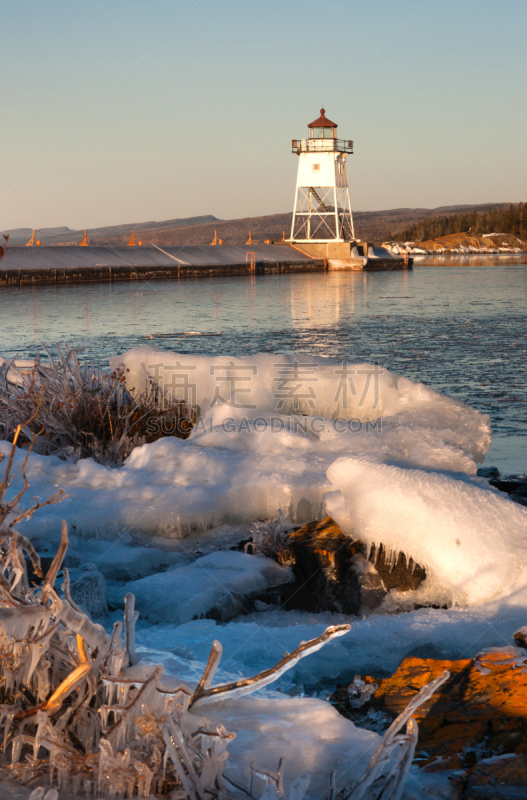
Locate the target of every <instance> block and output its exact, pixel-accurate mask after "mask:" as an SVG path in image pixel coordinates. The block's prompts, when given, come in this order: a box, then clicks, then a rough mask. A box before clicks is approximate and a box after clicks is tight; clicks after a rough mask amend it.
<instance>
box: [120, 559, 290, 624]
mask: <svg viewBox="0 0 527 800" xmlns="http://www.w3.org/2000/svg"><path fill="white" fill-rule="evenodd" d="M291 580H293V574H292V572H291V570H290V569H288V568H287V567H281V566H280V565H279V564H277V563H276V562H275V561H272V560H271V559H270V558H263V557H256V556H251V555H247V554H246V553H239V552H233V551H230V550H224V551H219V552H217V553H210V554H209V555H207V556H204V557H203V558H198V559H196V561H194V562H193V563H192V564H188V565H186V566H183V567H174V568H171V569H169V570H167V571H166V572H160V573H157V574H156V575H149V576H148V577H147V578H142V579H141V580H139V581H134V582H133V583H131V584H126V585H125V586H124V587H123V588H122V590H121V591H122V593H125V592H126V591H133V593H134V594H135V596H136V598H137V602H138V604H139V606H140V608H141V616H145V617H148V619H149V620H150V621H152V622H170V623H173V624H181V623H184V622H189V621H190V620H192V619H195V618H196V617H202V616H204V615H205V614H207V613H208V612H209V611H210V610H211V609H212V608H213V607H214V606H221V604H222V603H225V602H226V601H229V600H230V598H232V597H233V596H239V597H242V598H243V597H244V596H246V595H251V594H258V593H260V592H263V591H264V590H265V589H268V588H269V587H271V586H278V585H279V584H282V583H288V582H289V581H291ZM167 598H170V602H167Z"/></svg>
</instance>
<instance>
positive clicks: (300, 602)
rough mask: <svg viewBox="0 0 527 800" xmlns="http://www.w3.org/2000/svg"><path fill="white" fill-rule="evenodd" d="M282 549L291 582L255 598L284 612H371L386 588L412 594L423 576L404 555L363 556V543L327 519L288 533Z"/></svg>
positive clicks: (380, 550) (377, 551)
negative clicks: (289, 568)
mask: <svg viewBox="0 0 527 800" xmlns="http://www.w3.org/2000/svg"><path fill="white" fill-rule="evenodd" d="M287 548H288V552H289V553H290V556H291V564H290V565H291V568H292V570H293V573H294V575H295V581H294V582H293V583H289V584H286V585H285V586H283V587H277V588H275V589H272V590H270V591H268V592H266V593H265V594H262V595H259V596H258V600H260V601H263V602H266V603H278V604H279V605H282V606H283V607H284V608H285V609H287V610H292V609H300V610H303V611H310V612H313V613H317V612H320V611H332V612H336V613H342V614H352V615H358V614H361V613H371V612H372V611H374V610H375V609H376V608H378V607H379V606H380V605H381V603H382V602H383V600H384V598H385V597H386V595H387V593H388V592H389V591H390V589H398V590H400V591H413V590H415V589H417V587H418V586H419V585H420V583H421V582H422V581H423V580H424V579H425V578H426V572H425V570H424V569H423V568H422V567H421V566H419V565H418V564H415V563H414V562H413V561H412V559H409V561H407V559H406V556H405V555H404V554H403V553H399V554H396V556H395V558H394V559H393V560H390V559H389V558H388V557H387V554H386V552H385V551H384V548H383V547H382V545H381V546H380V547H378V548H372V552H371V553H370V555H369V557H368V553H367V548H366V546H365V545H364V543H363V542H361V541H358V540H352V539H350V538H349V536H345V535H344V534H343V533H342V531H341V529H340V528H339V526H338V525H337V524H336V523H335V522H334V521H333V520H332V519H331V517H326V518H325V519H323V520H322V521H320V522H319V521H313V522H309V523H307V524H306V525H304V526H303V527H302V528H299V529H298V530H296V531H293V532H292V533H290V534H289V536H288V538H287Z"/></svg>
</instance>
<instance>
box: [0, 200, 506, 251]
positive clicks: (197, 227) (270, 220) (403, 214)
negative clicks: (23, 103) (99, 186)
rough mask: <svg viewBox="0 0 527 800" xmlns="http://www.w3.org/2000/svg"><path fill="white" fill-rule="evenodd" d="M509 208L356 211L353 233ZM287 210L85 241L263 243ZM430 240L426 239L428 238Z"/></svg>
mask: <svg viewBox="0 0 527 800" xmlns="http://www.w3.org/2000/svg"><path fill="white" fill-rule="evenodd" d="M502 208H503V209H505V208H507V209H508V208H509V204H506V203H486V204H483V205H457V206H440V207H439V208H395V209H389V210H385V211H356V212H354V214H353V218H354V220H355V232H356V235H357V238H360V239H364V240H368V241H381V240H382V239H386V238H388V237H389V236H390V238H393V236H392V235H391V232H392V231H407V230H414V229H415V230H417V227H416V226H418V225H419V224H420V223H421V222H425V221H426V220H429V219H430V218H437V217H438V216H441V218H444V219H448V218H450V217H452V216H456V215H457V216H461V217H462V216H463V215H465V216H466V215H467V214H470V213H473V212H479V213H481V212H486V211H490V210H493V209H502ZM292 216H293V215H292V214H291V212H288V213H283V214H270V215H268V216H261V217H244V218H242V219H230V220H220V219H217V218H216V217H214V216H213V215H212V214H208V215H204V216H199V217H187V218H182V219H179V218H178V219H170V220H164V221H161V222H154V221H150V222H135V223H129V224H125V225H112V226H109V227H103V228H93V229H91V230H89V231H88V240H89V242H90V243H91V244H128V242H129V240H130V237H131V235H132V230H134V231H135V237H136V241H139V240H141V241H142V242H143V243H144V244H150V243H152V244H157V245H158V246H160V247H162V246H163V245H169V244H171V245H178V244H210V242H212V240H213V238H214V234H215V231H217V235H218V238H219V239H223V241H224V242H225V244H244V243H245V242H246V241H247V238H248V235H249V231H251V233H252V240H253V242H255V243H256V242H263V241H265V240H266V239H271V240H272V241H277V240H279V239H281V238H282V234H283V232H284V231H285V236H286V238H287V237H288V236H289V232H290V230H291V220H292ZM4 233H9V244H10V245H20V244H26V243H27V242H28V241H29V239H30V238H31V235H32V233H33V231H32V229H30V228H17V229H14V230H11V231H4ZM83 237H84V230H78V231H74V230H70V229H69V228H65V227H62V228H44V229H40V230H37V232H36V234H35V240H36V239H39V240H40V241H41V242H42V245H50V244H59V245H60V244H78V243H79V242H81V241H82V239H83ZM429 238H430V237H429Z"/></svg>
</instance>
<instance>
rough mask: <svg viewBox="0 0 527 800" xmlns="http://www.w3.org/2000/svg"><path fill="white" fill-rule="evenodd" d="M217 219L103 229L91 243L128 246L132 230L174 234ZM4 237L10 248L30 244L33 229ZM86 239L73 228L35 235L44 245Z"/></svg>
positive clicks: (94, 232)
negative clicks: (168, 229)
mask: <svg viewBox="0 0 527 800" xmlns="http://www.w3.org/2000/svg"><path fill="white" fill-rule="evenodd" d="M217 221H218V220H216V217H214V216H212V214H206V215H205V216H200V217H186V218H182V219H167V220H164V221H161V222H154V221H151V222H133V223H131V224H130V223H126V224H124V225H110V226H108V227H104V228H91V229H90V230H89V234H88V236H89V240H90V241H91V242H93V243H94V244H95V241H97V242H101V243H102V242H108V243H111V242H112V241H113V240H114V239H115V240H117V238H121V239H122V240H123V241H124V239H126V243H128V241H129V239H130V237H131V235H132V230H135V232H136V234H141V235H143V233H145V232H147V231H151V230H157V229H159V228H161V229H165V228H170V230H175V229H177V228H180V227H185V228H186V227H192V226H193V225H203V224H206V223H209V222H210V223H212V222H217ZM0 233H1V234H6V235H9V244H10V245H20V244H27V242H28V241H29V240H30V239H31V236H32V235H33V229H32V228H13V229H12V230H7V231H0ZM83 238H84V229H83V230H79V231H75V230H72V229H71V228H66V227H61V228H37V229H36V232H35V241H36V240H37V239H39V240H40V241H41V242H42V245H48V244H78V243H79V242H80V241H82V239H83ZM120 243H121V242H120Z"/></svg>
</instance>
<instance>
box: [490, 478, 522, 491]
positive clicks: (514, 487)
mask: <svg viewBox="0 0 527 800" xmlns="http://www.w3.org/2000/svg"><path fill="white" fill-rule="evenodd" d="M489 483H490V485H491V486H494V488H495V489H499V490H500V492H505V494H512V493H513V492H514V493H516V492H517V491H518V490H523V489H524V488H527V483H525V482H524V481H520V480H517V479H514V478H512V479H511V478H504V479H503V480H492V481H489Z"/></svg>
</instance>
